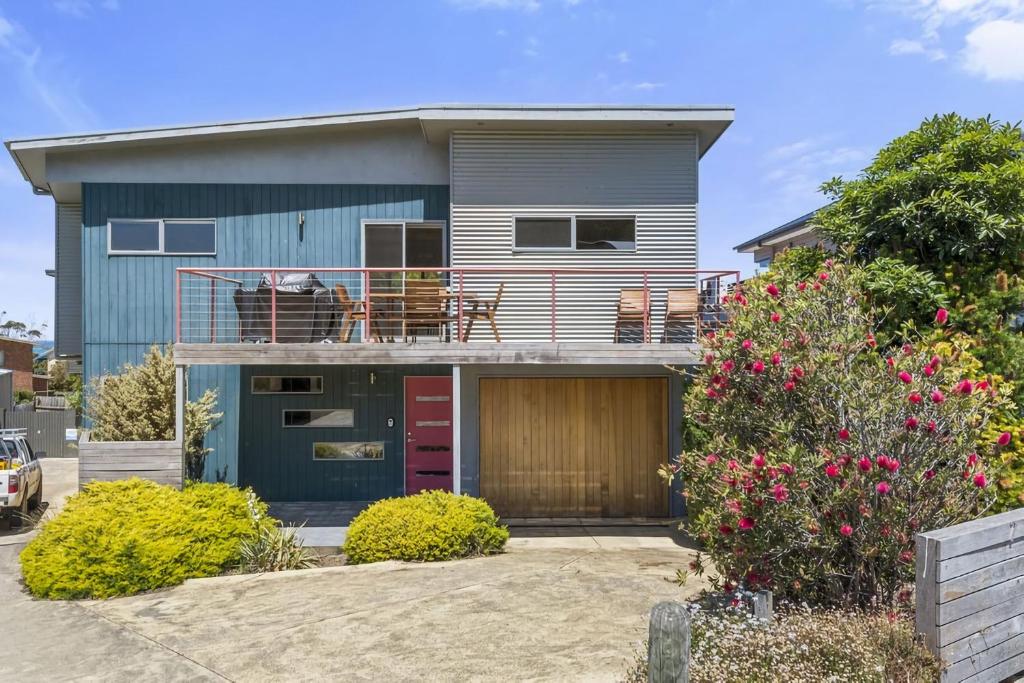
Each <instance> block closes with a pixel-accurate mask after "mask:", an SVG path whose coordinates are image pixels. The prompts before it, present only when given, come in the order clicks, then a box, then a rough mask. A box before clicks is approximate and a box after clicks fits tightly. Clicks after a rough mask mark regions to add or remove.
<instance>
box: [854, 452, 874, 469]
mask: <svg viewBox="0 0 1024 683" xmlns="http://www.w3.org/2000/svg"><path fill="white" fill-rule="evenodd" d="M871 464H872V463H871V458H869V457H868V456H866V455H865V456H864V457H862V458H861V459H860V460H858V461H857V467H859V468H860V471H861V472H870V471H871Z"/></svg>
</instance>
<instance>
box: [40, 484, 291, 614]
mask: <svg viewBox="0 0 1024 683" xmlns="http://www.w3.org/2000/svg"><path fill="white" fill-rule="evenodd" d="M272 524H273V520H272V519H270V518H269V517H267V506H266V504H265V503H263V502H262V501H260V500H259V499H258V498H256V497H255V496H254V495H253V494H252V492H251V491H247V490H246V491H243V490H240V489H237V488H234V487H232V486H229V485H227V484H195V485H193V486H189V487H188V488H186V489H185V490H184V491H179V490H177V489H174V488H171V487H169V486H161V485H159V484H155V483H153V482H151V481H144V480H142V479H130V480H127V481H113V482H94V483H92V484H89V485H88V486H86V487H85V489H84V490H83V491H82V492H81V493H78V494H76V495H74V496H72V497H71V498H69V499H68V502H67V505H66V506H65V507H64V509H63V510H62V511H61V512H60V514H58V515H57V516H56V517H55V518H53V519H52V520H50V521H49V522H46V523H45V524H44V525H43V528H42V531H41V532H40V534H39V535H38V536H37V537H36V538H35V539H33V540H32V541H31V542H30V543H29V544H28V545H27V546H26V547H25V549H24V550H23V551H22V553H21V569H22V574H23V576H24V579H25V585H26V586H27V587H28V589H29V591H30V592H31V593H32V594H33V595H35V596H36V597H40V598H50V599H75V598H109V597H112V596H116V595H131V594H133V593H138V592H141V591H146V590H152V589H154V588H162V587H164V586H173V585H176V584H180V583H182V582H183V581H185V580H186V579H191V578H196V577H202V576H214V575H216V574H220V573H222V572H223V571H225V570H227V569H230V568H234V567H236V566H237V565H238V563H239V560H240V553H241V545H242V542H243V541H244V540H246V539H251V538H254V537H255V536H256V535H257V533H258V531H259V530H260V529H261V528H262V527H265V526H268V525H272Z"/></svg>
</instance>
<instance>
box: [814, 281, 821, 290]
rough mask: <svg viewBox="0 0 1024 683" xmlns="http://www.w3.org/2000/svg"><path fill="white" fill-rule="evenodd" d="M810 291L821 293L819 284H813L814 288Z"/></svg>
mask: <svg viewBox="0 0 1024 683" xmlns="http://www.w3.org/2000/svg"><path fill="white" fill-rule="evenodd" d="M812 289H814V291H815V292H820V291H821V283H820V282H815V283H814V287H813V288H812Z"/></svg>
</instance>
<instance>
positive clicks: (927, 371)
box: [921, 365, 935, 377]
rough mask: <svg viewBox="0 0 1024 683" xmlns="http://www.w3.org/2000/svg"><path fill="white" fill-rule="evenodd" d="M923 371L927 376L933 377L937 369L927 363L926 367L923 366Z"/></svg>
mask: <svg viewBox="0 0 1024 683" xmlns="http://www.w3.org/2000/svg"><path fill="white" fill-rule="evenodd" d="M921 372H923V373H924V376H925V377H931V376H932V375H934V374H935V369H934V368H932V366H930V365H926V366H924V368H923V369H922V370H921Z"/></svg>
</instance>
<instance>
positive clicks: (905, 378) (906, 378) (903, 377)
mask: <svg viewBox="0 0 1024 683" xmlns="http://www.w3.org/2000/svg"><path fill="white" fill-rule="evenodd" d="M896 376H897V377H899V378H900V381H901V382H903V383H904V384H910V383H911V382H913V381H914V376H913V375H911V374H910V373H909V372H907V371H906V370H901V371H900V374H898V375H896Z"/></svg>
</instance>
